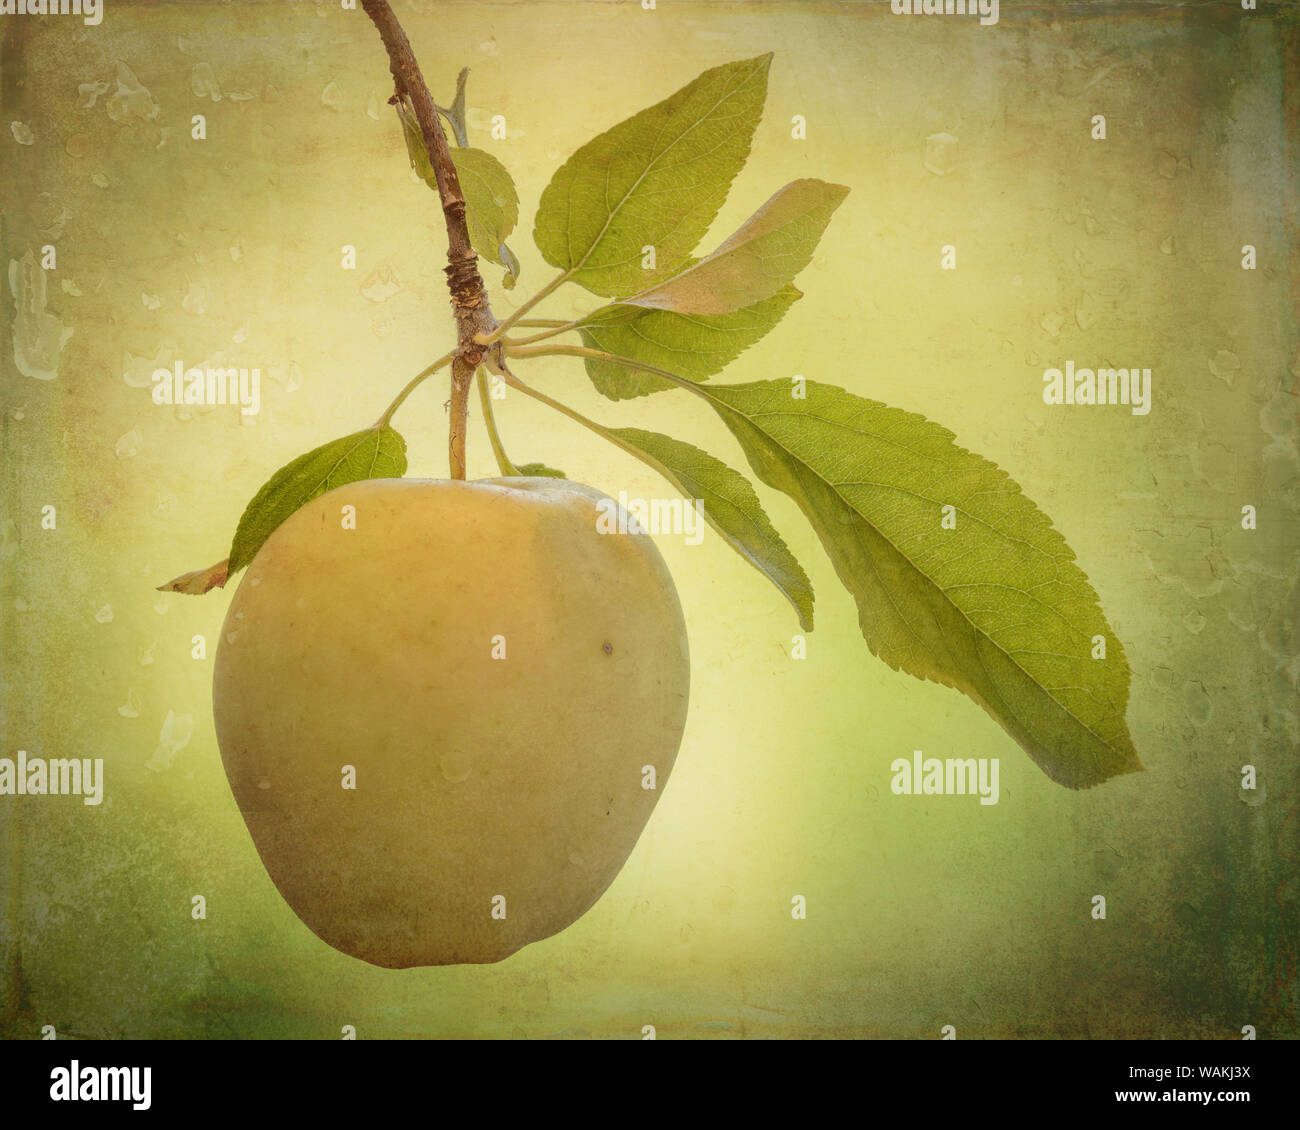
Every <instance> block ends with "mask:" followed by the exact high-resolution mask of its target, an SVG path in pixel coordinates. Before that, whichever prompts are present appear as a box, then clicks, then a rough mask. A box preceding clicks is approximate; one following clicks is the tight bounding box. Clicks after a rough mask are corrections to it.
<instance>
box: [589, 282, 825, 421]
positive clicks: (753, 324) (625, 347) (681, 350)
mask: <svg viewBox="0 0 1300 1130" xmlns="http://www.w3.org/2000/svg"><path fill="white" fill-rule="evenodd" d="M801 297H802V295H801V294H800V293H799V291H798V290H797V289H796V288H795V287H793V286H786V287H784V288H783V289H782V290H780V291H778V292H777V293H776V294H774V295H773V296H772V297H771V298H766V299H764V300H763V301H762V302H757V303H755V304H754V305H753V306H748V307H746V308H744V309H743V310H736V311H733V312H732V313H730V314H714V315H709V316H702V315H697V314H673V313H671V312H669V311H667V310H641V309H638V308H637V307H635V306H623V305H621V304H618V305H615V306H603V307H601V309H600V310H597V311H596V312H595V315H593V318H592V319H591V320H589V321H588V322H587V323H585V324H584V325H582V326H581V327H580V328H579V333H581V335H582V339H583V341H584V343H586V344H587V345H588V346H590V347H593V348H596V349H600V350H603V351H604V352H606V353H617V354H618V355H620V356H622V357H631V358H633V359H634V360H637V361H644V362H645V363H647V364H649V365H656V366H658V367H659V368H661V369H671V370H673V371H674V372H676V373H679V374H681V375H682V376H684V377H689V378H690V379H691V380H693V381H703V380H707V379H708V378H709V377H711V376H713V375H714V374H716V373H720V372H722V370H723V368H724V367H725V366H727V365H729V364H730V363H731V362H732V361H734V360H735V359H736V358H737V357H739V356H740V354H741V353H743V352H744V351H745V350H746V349H748V348H749V347H750V346H751V345H753V344H754V343H755V342H757V341H758V340H759V339H760V338H762V337H763V336H764V335H765V334H766V333H767V332H768V331H769V330H770V329H772V327H773V326H775V325H776V324H777V322H779V321H780V320H781V318H782V316H783V315H784V314H785V312H786V311H787V310H788V309H790V307H791V306H792V305H793V304H794V303H795V301H797V300H798V299H799V298H801ZM606 311H613V312H620V313H606ZM628 312H630V313H628ZM586 364H587V375H588V376H589V377H590V378H591V383H592V384H594V385H595V386H596V390H597V391H598V392H600V393H602V394H603V395H605V396H608V397H609V398H610V399H611V400H626V399H628V398H630V397H633V396H645V395H646V394H647V393H651V392H659V391H661V390H662V389H666V388H672V387H674V386H673V384H672V382H671V381H666V380H664V379H663V378H662V377H656V376H654V375H653V374H651V373H643V372H638V371H636V370H634V369H628V368H626V367H625V366H622V365H615V364H612V363H611V362H609V361H598V360H596V359H595V358H591V357H589V358H587V361H586Z"/></svg>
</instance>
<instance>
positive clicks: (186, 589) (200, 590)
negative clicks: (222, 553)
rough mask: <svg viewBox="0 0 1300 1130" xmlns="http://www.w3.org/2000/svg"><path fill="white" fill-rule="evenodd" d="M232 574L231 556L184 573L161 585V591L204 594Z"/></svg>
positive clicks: (217, 586) (159, 589) (223, 582)
mask: <svg viewBox="0 0 1300 1130" xmlns="http://www.w3.org/2000/svg"><path fill="white" fill-rule="evenodd" d="M229 575H230V558H228V557H227V558H225V559H224V560H222V561H218V562H217V563H216V564H215V565H209V566H208V567H207V568H206V569H195V570H194V571H193V572H191V573H182V574H181V575H180V576H179V577H175V578H173V579H172V580H170V581H168V582H167V583H166V584H165V585H159V586H158V591H159V592H183V593H188V594H189V595H190V596H202V595H203V594H204V593H205V592H209V591H211V590H212V589H216V588H220V587H221V586H222V585H224V584H225V583H226V578H227V577H228V576H229Z"/></svg>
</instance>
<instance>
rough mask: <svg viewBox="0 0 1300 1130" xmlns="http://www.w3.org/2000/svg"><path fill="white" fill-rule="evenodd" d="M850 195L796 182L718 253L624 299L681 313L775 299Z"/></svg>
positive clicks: (839, 186)
mask: <svg viewBox="0 0 1300 1130" xmlns="http://www.w3.org/2000/svg"><path fill="white" fill-rule="evenodd" d="M848 194H849V190H848V189H847V188H845V187H844V186H843V185H842V184H827V183H826V182H825V181H820V180H797V181H792V182H791V183H790V184H787V185H786V186H785V187H784V188H783V189H781V190H779V191H778V192H777V193H776V194H775V195H774V196H773V197H772V198H771V199H770V200H768V202H767V203H766V204H764V205H763V206H762V207H761V208H760V209H759V210H758V211H757V212H755V213H754V214H753V215H752V216H750V218H749V219H748V220H746V221H745V223H744V224H743V225H742V226H741V227H740V229H739V230H738V231H737V232H736V233H735V234H734V235H732V236H731V237H730V238H729V239H727V240H726V241H725V242H724V243H723V244H722V245H721V246H719V248H718V249H717V250H716V251H715V252H713V254H712V255H706V256H705V257H704V258H703V259H701V260H700V261H699V262H698V263H695V264H694V265H693V266H691V267H688V268H687V269H686V270H684V271H683V272H682V273H681V274H679V275H674V276H673V277H672V278H670V279H666V280H665V281H664V282H661V283H658V284H657V285H655V286H652V287H650V288H649V289H647V290H643V291H642V292H641V293H640V294H638V295H636V296H635V297H633V298H628V299H625V300H624V301H625V302H627V303H628V305H631V306H644V307H647V308H648V309H657V310H672V311H675V312H676V313H678V314H729V313H731V312H732V311H734V310H740V309H743V308H744V307H747V306H752V305H754V303H756V302H762V301H763V300H764V299H766V298H771V297H772V295H774V294H776V293H777V292H779V291H780V290H782V289H783V288H784V287H786V286H788V285H789V284H790V283H791V282H792V281H793V280H794V277H795V275H797V274H798V273H799V272H800V271H802V270H803V269H804V268H805V267H806V266H808V262H809V260H810V259H812V256H813V252H814V251H815V250H816V249H817V243H818V241H819V240H820V239H821V237H822V233H823V232H824V231H825V230H826V225H827V224H828V223H830V219H831V215H832V214H833V213H834V211H835V209H836V208H838V207H839V206H840V204H841V203H842V202H843V200H844V198H845V197H846V196H847V195H848Z"/></svg>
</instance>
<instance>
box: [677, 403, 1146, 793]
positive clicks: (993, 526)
mask: <svg viewBox="0 0 1300 1130" xmlns="http://www.w3.org/2000/svg"><path fill="white" fill-rule="evenodd" d="M690 387H693V388H695V389H696V391H697V392H698V393H699V395H702V396H704V397H705V398H706V399H707V400H709V402H710V403H711V404H712V405H713V407H714V408H715V409H716V410H717V412H718V413H719V415H720V416H721V417H722V419H723V421H724V422H725V423H726V425H727V427H728V428H730V429H731V431H732V433H733V434H734V435H735V436H736V438H737V439H738V440H739V441H740V445H741V447H742V448H743V449H744V451H745V455H746V457H747V458H748V459H749V461H750V463H751V464H752V465H753V467H754V470H755V471H756V472H757V474H758V476H759V478H760V479H761V480H762V481H763V482H764V483H766V484H767V485H769V486H771V487H775V488H776V489H777V490H780V491H784V492H785V493H786V494H788V495H789V496H790V497H791V498H793V499H794V500H795V502H797V503H798V504H799V506H800V508H801V509H802V510H803V512H804V514H805V515H806V516H807V517H808V519H809V521H810V522H812V524H813V527H814V528H815V529H816V531H817V534H818V536H819V537H820V538H821V541H822V544H823V546H825V548H826V551H827V553H829V554H830V557H831V560H832V562H833V563H834V565H835V571H836V572H837V573H838V574H839V577H840V579H841V580H842V581H843V582H844V584H845V586H846V587H847V588H848V590H849V591H850V592H851V593H852V594H853V596H854V598H855V600H856V601H857V605H858V619H859V622H860V624H861V627H862V633H863V635H864V636H865V637H866V640H867V643H868V644H869V645H870V647H871V650H872V651H873V652H875V653H876V654H877V655H878V656H880V658H882V659H883V660H885V662H886V663H888V664H889V665H890V666H891V667H894V668H896V669H898V670H902V671H906V672H907V673H908V674H911V675H915V676H917V677H918V678H923V679H933V680H935V681H937V682H940V683H944V684H946V685H947V686H950V687H955V688H956V689H958V690H960V691H962V692H963V693H965V694H967V695H969V696H970V697H971V698H972V699H974V700H975V701H976V702H977V703H979V705H981V706H982V707H984V709H985V710H987V711H988V712H989V713H990V714H991V715H992V716H993V717H994V718H995V719H996V720H997V721H998V722H999V723H1000V724H1001V725H1002V727H1003V728H1004V729H1005V730H1006V731H1007V733H1009V734H1010V735H1011V736H1012V737H1013V738H1015V739H1016V741H1017V742H1019V743H1020V745H1021V746H1022V747H1023V748H1024V749H1025V751H1026V752H1027V753H1028V754H1029V755H1030V757H1032V758H1033V759H1034V760H1035V761H1036V762H1037V763H1038V764H1039V766H1040V767H1041V768H1042V769H1043V771H1044V772H1045V773H1047V775H1048V776H1049V777H1051V778H1052V779H1053V780H1055V781H1059V782H1060V783H1061V784H1063V785H1067V786H1069V787H1071V788H1084V787H1087V786H1091V785H1096V784H1098V783H1100V782H1101V781H1104V780H1106V779H1107V778H1109V777H1113V776H1116V775H1118V774H1121V773H1130V772H1134V771H1136V770H1139V769H1141V768H1142V765H1141V763H1140V762H1139V760H1138V756H1137V753H1136V751H1135V750H1134V748H1133V742H1132V739H1131V738H1130V736H1129V732H1128V727H1127V725H1126V723H1125V711H1126V708H1127V704H1128V689H1129V669H1128V663H1127V661H1126V660H1125V658H1124V650H1123V648H1122V647H1121V646H1120V643H1119V640H1118V639H1116V638H1115V635H1114V633H1113V631H1112V630H1111V628H1110V625H1109V624H1108V623H1107V622H1106V619H1105V617H1104V616H1103V615H1102V612H1101V609H1100V607H1099V606H1098V602H1097V594H1096V593H1095V592H1094V591H1093V589H1092V587H1091V586H1090V585H1089V584H1088V580H1087V577H1086V576H1085V575H1084V574H1083V572H1082V570H1080V569H1079V567H1078V566H1077V565H1076V564H1075V563H1074V553H1073V552H1072V551H1071V550H1070V548H1069V546H1068V545H1066V543H1065V540H1064V539H1063V538H1062V537H1061V535H1060V534H1059V533H1058V532H1057V531H1056V530H1055V529H1053V527H1052V524H1051V522H1050V520H1049V519H1048V518H1047V516H1046V515H1045V514H1043V512H1042V511H1040V510H1039V509H1038V508H1037V507H1036V506H1035V505H1034V504H1033V503H1032V502H1031V501H1030V500H1029V499H1028V498H1026V497H1025V496H1024V495H1023V494H1022V493H1021V490H1020V487H1019V486H1018V485H1017V484H1016V483H1015V482H1014V481H1013V480H1012V479H1011V478H1010V477H1008V476H1007V474H1006V473H1005V472H1004V471H1002V470H1000V469H999V468H998V467H996V466H995V465H994V464H992V463H990V462H989V461H988V460H987V459H983V458H981V457H980V456H978V455H975V454H973V453H971V452H969V451H966V450H964V449H963V448H961V447H958V446H957V445H956V444H955V443H953V435H952V433H951V432H949V431H948V430H947V429H945V428H942V427H940V426H939V425H937V424H933V423H931V422H930V421H928V420H926V419H925V418H924V417H922V416H918V415H914V414H912V413H910V412H903V411H900V410H899V409H897V408H890V407H887V406H886V405H884V404H881V403H879V402H878V401H874V400H864V399H862V398H861V397H857V396H853V395H851V394H850V393H847V392H845V391H843V390H842V389H838V388H835V387H833V386H830V385H822V384H817V383H815V382H812V381H809V382H807V384H806V386H805V390H806V393H807V396H806V399H796V398H795V397H794V396H793V395H792V387H791V385H789V384H788V383H783V382H779V381H759V382H755V383H753V384H742V385H729V386H724V385H703V386H690ZM944 506H952V507H954V508H955V509H954V513H955V515H956V528H955V529H944V528H943V526H942V525H941V518H942V516H943V509H942V508H943V507H944ZM1094 636H1101V637H1103V638H1104V639H1105V641H1106V657H1105V659H1093V658H1092V650H1093V637H1094Z"/></svg>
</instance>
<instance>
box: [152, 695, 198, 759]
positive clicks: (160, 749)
mask: <svg viewBox="0 0 1300 1130" xmlns="http://www.w3.org/2000/svg"><path fill="white" fill-rule="evenodd" d="M193 736H194V715H193V714H177V713H176V712H175V711H173V710H169V711H167V718H166V720H165V721H164V722H163V724H162V731H161V732H160V733H159V735H158V745H157V746H156V747H155V749H154V751H153V753H152V754H151V755H150V757H149V760H148V761H146V762H145V763H144V766H145V768H146V769H152V770H153V771H154V772H155V773H158V772H161V771H162V770H164V769H167V768H169V767H170V766H171V763H172V760H173V759H174V758H175V757H176V755H177V754H178V753H180V751H181V750H183V749H184V748H185V747H186V746H187V745H189V744H190V739H191V738H192V737H193Z"/></svg>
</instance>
